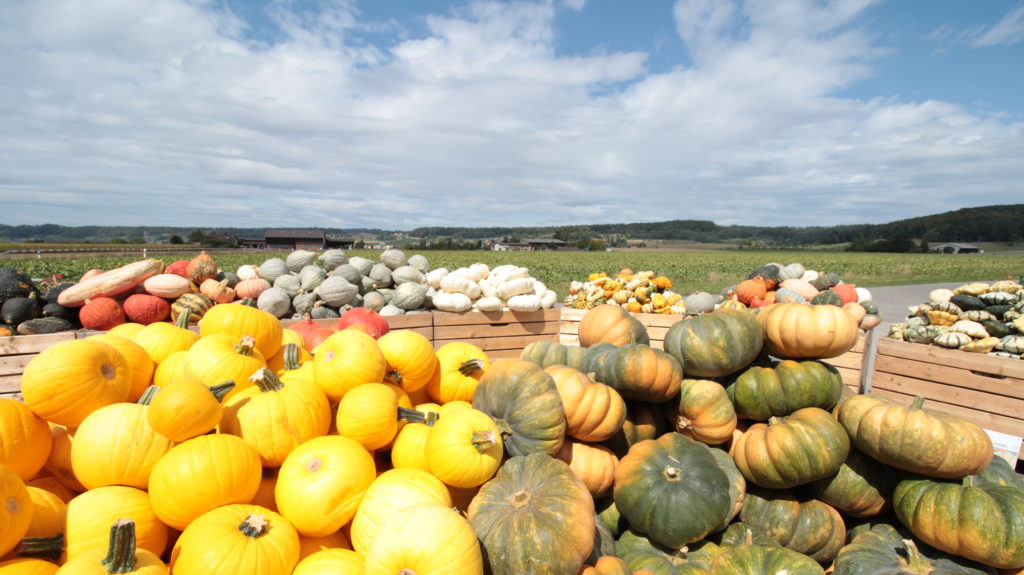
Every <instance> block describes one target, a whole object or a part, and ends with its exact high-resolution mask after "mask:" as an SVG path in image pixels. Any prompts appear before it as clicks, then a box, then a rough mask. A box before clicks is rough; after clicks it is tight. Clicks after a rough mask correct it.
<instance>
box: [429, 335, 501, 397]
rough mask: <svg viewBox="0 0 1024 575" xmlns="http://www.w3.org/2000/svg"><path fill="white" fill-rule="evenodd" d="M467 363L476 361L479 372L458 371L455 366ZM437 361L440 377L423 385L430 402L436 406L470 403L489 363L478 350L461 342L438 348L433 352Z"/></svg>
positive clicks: (484, 355) (485, 356)
mask: <svg viewBox="0 0 1024 575" xmlns="http://www.w3.org/2000/svg"><path fill="white" fill-rule="evenodd" d="M469 361H475V362H479V363H478V365H479V367H480V369H478V370H474V371H470V372H469V373H463V372H462V371H460V370H459V367H461V366H463V365H466V362H469ZM437 362H438V366H437V368H438V370H439V371H440V377H437V378H434V379H431V380H430V381H429V382H427V393H428V394H429V395H430V399H432V400H434V401H436V402H438V403H448V402H449V401H457V400H462V401H473V392H474V391H476V386H477V383H479V382H480V377H481V376H483V374H484V372H485V371H487V368H489V367H491V360H490V359H488V357H487V354H486V353H484V351H483V350H482V349H480V348H479V347H477V346H475V345H473V344H471V343H466V342H462V341H453V342H449V343H446V344H444V345H442V346H441V348H440V349H438V350H437Z"/></svg>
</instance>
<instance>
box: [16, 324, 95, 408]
mask: <svg viewBox="0 0 1024 575" xmlns="http://www.w3.org/2000/svg"><path fill="white" fill-rule="evenodd" d="M86 335H91V332H89V333H82V332H77V331H62V332H60V333H50V334H44V335H16V336H6V337H0V397H13V396H18V394H19V392H20V391H21V374H22V372H24V371H25V366H26V365H28V362H29V361H31V360H32V358H33V357H35V356H37V355H39V352H41V351H43V350H44V349H46V348H48V347H50V346H51V345H54V344H56V343H60V342H62V341H68V340H71V339H76V338H80V337H86Z"/></svg>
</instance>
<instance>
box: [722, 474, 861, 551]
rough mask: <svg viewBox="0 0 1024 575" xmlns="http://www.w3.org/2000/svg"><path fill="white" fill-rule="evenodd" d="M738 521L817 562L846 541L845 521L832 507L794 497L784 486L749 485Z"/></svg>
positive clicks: (813, 500)
mask: <svg viewBox="0 0 1024 575" xmlns="http://www.w3.org/2000/svg"><path fill="white" fill-rule="evenodd" d="M740 521H742V522H744V523H746V524H748V525H752V526H753V527H755V528H756V529H757V530H758V531H759V532H761V533H763V534H764V535H765V536H767V537H770V538H771V539H774V540H775V541H778V542H779V544H780V545H782V546H784V547H788V548H790V549H792V550H794V551H797V552H799V553H803V554H805V555H807V556H809V557H811V558H812V559H814V560H815V561H818V562H819V563H825V564H827V563H828V562H830V561H832V560H833V559H835V557H836V554H837V553H839V550H840V549H841V548H842V547H843V545H844V544H845V543H846V524H845V523H844V522H843V517H842V516H841V515H840V514H839V512H838V511H836V510H835V508H833V507H832V506H830V505H828V504H827V503H824V502H822V501H818V500H817V499H807V498H798V497H797V496H795V495H794V494H793V493H792V492H791V491H788V490H767V489H761V488H757V487H752V488H751V489H750V491H748V492H747V497H746V499H745V500H744V501H743V510H742V511H740Z"/></svg>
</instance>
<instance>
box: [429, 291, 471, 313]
mask: <svg viewBox="0 0 1024 575" xmlns="http://www.w3.org/2000/svg"><path fill="white" fill-rule="evenodd" d="M431 301H432V302H433V304H434V307H436V308H437V309H439V310H441V311H450V312H455V313H460V312H464V311H469V310H470V309H472V307H473V301H472V300H471V299H469V296H467V295H466V294H464V293H461V292H443V291H441V292H437V293H436V294H434V298H433V299H432V300H431Z"/></svg>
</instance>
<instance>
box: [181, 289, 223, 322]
mask: <svg viewBox="0 0 1024 575" xmlns="http://www.w3.org/2000/svg"><path fill="white" fill-rule="evenodd" d="M213 307H214V305H213V302H212V301H210V298H208V297H206V296H204V295H203V294H201V293H187V294H184V295H181V296H178V299H176V300H174V303H172V304H171V321H173V322H177V321H178V317H179V316H181V315H182V314H184V313H185V312H186V311H187V312H189V316H188V323H189V325H196V324H197V323H199V320H200V319H202V318H203V315H204V314H205V313H206V312H208V311H210V310H211V309H213Z"/></svg>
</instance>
